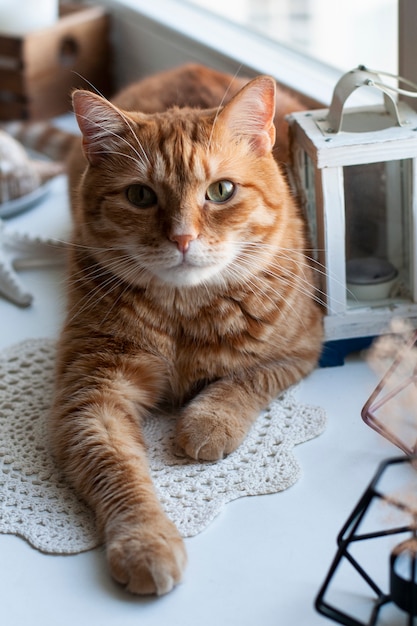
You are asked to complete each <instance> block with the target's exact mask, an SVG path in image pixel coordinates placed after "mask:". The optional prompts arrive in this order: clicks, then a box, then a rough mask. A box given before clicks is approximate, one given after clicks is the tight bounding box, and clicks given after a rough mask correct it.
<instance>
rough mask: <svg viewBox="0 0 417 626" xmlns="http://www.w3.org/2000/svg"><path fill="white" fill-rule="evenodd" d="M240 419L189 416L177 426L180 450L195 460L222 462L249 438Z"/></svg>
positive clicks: (176, 442) (176, 441)
mask: <svg viewBox="0 0 417 626" xmlns="http://www.w3.org/2000/svg"><path fill="white" fill-rule="evenodd" d="M246 432H247V431H246V428H244V427H243V425H242V424H239V423H238V422H237V420H231V419H227V418H226V419H224V420H222V419H221V418H220V417H219V416H214V417H213V416H206V417H204V416H202V415H197V416H193V415H192V414H191V415H189V414H187V413H185V414H184V415H183V416H182V417H181V418H180V420H179V421H178V423H177V433H176V440H175V444H176V447H177V449H178V448H179V449H180V450H183V451H184V452H185V454H187V455H188V456H190V457H191V458H193V459H197V460H201V461H218V460H219V459H223V458H224V457H225V456H227V455H228V454H230V453H231V452H233V451H234V450H236V448H237V447H238V446H239V445H240V444H241V443H242V441H243V439H244V438H245V436H246Z"/></svg>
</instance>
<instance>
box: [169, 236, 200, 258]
mask: <svg viewBox="0 0 417 626" xmlns="http://www.w3.org/2000/svg"><path fill="white" fill-rule="evenodd" d="M195 238H196V237H195V235H176V234H173V235H171V236H170V240H171V241H175V243H176V244H177V247H178V250H179V251H180V252H182V254H184V252H187V250H188V248H189V247H190V241H193V240H194V239H195Z"/></svg>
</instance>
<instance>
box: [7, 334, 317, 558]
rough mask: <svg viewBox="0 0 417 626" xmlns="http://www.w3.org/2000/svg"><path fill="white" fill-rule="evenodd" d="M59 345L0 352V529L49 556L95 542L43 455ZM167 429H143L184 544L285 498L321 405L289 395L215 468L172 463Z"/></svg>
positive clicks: (168, 425) (156, 422) (85, 516)
mask: <svg viewBox="0 0 417 626" xmlns="http://www.w3.org/2000/svg"><path fill="white" fill-rule="evenodd" d="M54 359H55V342H54V341H52V340H51V339H31V340H28V341H24V342H22V343H19V344H17V345H15V346H13V347H11V348H9V349H7V350H5V351H4V352H2V353H1V355H0V507H1V508H0V532H1V533H9V534H15V535H19V536H21V537H24V538H25V539H26V540H27V541H28V542H29V543H30V544H31V545H32V546H33V547H35V548H37V549H39V550H41V551H43V552H48V553H58V554H74V553H77V552H82V551H84V550H89V549H91V548H94V547H96V546H97V545H99V541H98V538H97V536H96V534H95V527H94V519H93V516H92V514H91V512H90V510H89V509H88V508H87V507H86V506H85V505H84V503H82V502H80V501H79V500H78V498H77V496H76V495H75V493H74V492H73V491H72V489H71V488H70V487H69V486H68V485H67V484H66V482H65V480H64V479H63V477H62V476H61V475H60V472H59V470H58V469H57V468H56V466H55V465H54V463H53V461H52V459H51V457H50V455H49V453H48V449H47V445H46V441H47V435H46V428H47V423H46V422H47V421H46V416H47V413H48V410H49V408H50V404H51V397H52V383H53V371H54ZM173 422H174V420H172V419H167V418H163V417H159V416H152V417H149V418H148V419H147V420H146V422H145V426H144V430H145V438H146V441H147V444H148V449H149V462H150V468H151V472H152V476H153V479H154V482H155V486H156V489H157V492H158V495H159V497H160V499H161V501H162V504H163V506H164V508H165V510H166V512H167V514H168V516H169V517H170V518H171V519H172V520H173V521H174V522H175V523H176V525H177V527H178V529H179V531H180V532H181V534H182V535H183V536H184V537H190V536H192V535H195V534H197V533H198V532H200V531H201V530H203V529H204V528H205V527H206V526H207V525H208V524H209V523H210V521H211V520H212V519H213V518H214V517H215V516H216V515H217V514H218V513H219V511H220V510H221V509H222V507H223V506H224V505H225V504H226V503H227V502H229V501H231V500H234V499H236V498H240V497H242V496H247V495H260V494H266V493H275V492H278V491H282V490H284V489H286V488H287V487H289V486H290V485H292V484H294V482H295V481H296V480H297V479H298V477H299V475H300V467H299V464H298V462H297V461H296V459H295V458H294V455H293V452H292V449H293V447H294V446H295V445H296V444H299V443H302V442H304V441H307V440H308V439H311V438H313V437H315V436H317V435H319V434H320V433H321V432H322V431H323V429H324V424H325V414H324V411H323V410H322V409H321V408H319V407H313V406H307V405H302V404H299V403H298V402H297V401H296V399H295V395H294V389H292V390H289V391H286V392H285V393H284V394H282V395H281V396H280V397H279V398H278V399H277V400H275V401H273V402H272V403H271V405H270V407H269V408H268V409H267V410H265V411H263V412H262V413H261V414H260V416H259V418H258V419H257V421H256V422H255V424H254V426H253V427H252V429H251V431H250V433H249V435H248V437H247V438H246V440H245V441H244V443H243V444H242V445H241V446H240V447H239V449H238V450H236V451H235V452H233V453H232V454H230V455H229V456H228V457H227V458H225V459H223V460H221V461H218V462H203V463H200V462H196V461H193V460H190V459H188V458H181V457H178V456H175V454H174V446H173Z"/></svg>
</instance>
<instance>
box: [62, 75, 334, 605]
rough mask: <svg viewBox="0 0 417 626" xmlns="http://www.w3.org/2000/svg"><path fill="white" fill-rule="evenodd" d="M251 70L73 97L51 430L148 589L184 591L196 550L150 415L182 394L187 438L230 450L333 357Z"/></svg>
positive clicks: (196, 452)
mask: <svg viewBox="0 0 417 626" xmlns="http://www.w3.org/2000/svg"><path fill="white" fill-rule="evenodd" d="M244 83H247V81H242V80H234V81H233V79H232V78H231V77H230V76H227V75H223V74H220V73H217V72H214V71H213V70H209V69H207V68H202V67H198V66H187V67H183V68H180V69H177V70H172V71H169V72H166V73H164V74H161V75H158V76H155V77H152V78H150V79H146V80H145V81H143V82H142V83H138V84H137V85H133V86H131V87H129V88H128V89H127V90H125V91H124V92H122V93H121V94H120V95H119V96H118V97H117V98H116V99H115V101H114V102H113V103H110V102H108V101H106V100H104V99H103V98H101V97H100V96H98V95H95V94H93V93H90V92H88V91H76V92H75V93H74V95H73V103H74V111H75V115H76V117H77V120H78V124H79V127H80V129H81V132H82V147H81V142H80V145H79V146H77V148H76V149H75V150H74V152H73V154H72V157H71V159H70V165H69V170H70V181H71V196H72V206H73V214H74V231H73V238H72V245H71V248H70V253H69V266H68V314H67V319H66V322H65V325H64V328H63V331H62V335H61V338H60V342H59V354H58V364H57V375H56V392H55V399H54V407H53V411H52V413H51V420H50V433H51V441H52V446H53V453H54V455H55V457H56V459H57V461H58V463H59V464H60V466H61V467H62V468H63V470H64V471H65V473H66V475H67V477H68V479H69V480H70V481H71V483H72V484H73V485H74V487H75V489H76V490H77V491H78V493H79V494H80V496H81V497H82V498H84V499H85V500H86V501H87V502H88V503H89V504H90V505H91V507H92V508H93V509H94V511H95V515H96V520H97V527H98V529H99V532H100V533H101V535H102V538H103V541H104V542H105V545H106V555H107V560H108V564H109V568H110V571H111V574H112V576H113V577H114V578H115V579H116V580H117V581H119V582H120V583H121V584H123V585H125V586H126V588H127V589H128V590H129V591H131V592H133V593H138V594H150V593H156V594H164V593H166V592H168V591H170V590H171V589H172V588H173V587H174V586H175V585H176V584H177V583H178V582H179V581H180V580H181V577H182V574H183V570H184V567H185V564H186V552H185V548H184V544H183V540H182V538H181V537H180V535H179V533H178V531H177V529H176V527H175V526H174V524H173V523H172V522H171V521H170V520H169V519H168V518H167V517H166V515H165V513H164V511H163V510H162V507H161V504H160V503H159V501H158V499H157V496H156V494H155V491H154V487H153V485H152V481H151V478H150V475H149V471H148V465H147V458H146V446H145V443H144V440H143V436H142V432H141V420H142V418H143V416H144V415H145V414H146V413H147V412H148V411H152V410H153V409H155V408H157V407H158V406H159V405H161V404H162V403H164V404H166V403H169V404H170V405H171V407H172V411H173V413H174V415H175V416H176V419H177V430H176V438H177V445H178V447H179V449H181V450H182V451H183V452H184V453H185V454H187V455H189V456H190V457H192V458H194V459H197V460H199V461H200V460H201V461H204V460H217V459H222V458H223V457H224V456H225V455H227V454H229V453H231V452H232V451H233V450H235V448H236V447H237V446H239V444H240V443H241V442H242V440H243V439H244V438H245V436H246V434H247V432H248V430H249V428H250V426H251V424H252V423H253V421H254V420H255V419H256V416H257V414H258V413H259V411H260V410H261V409H262V408H263V407H265V406H266V405H267V404H268V403H269V402H270V400H271V399H272V398H274V397H275V396H276V395H277V394H279V393H280V392H281V391H282V390H283V389H285V388H286V387H288V386H289V385H292V384H293V383H295V382H297V381H298V380H300V379H301V378H302V377H304V376H306V375H307V374H308V373H309V372H310V371H311V370H312V369H313V368H314V367H315V365H316V362H317V358H318V355H319V353H320V348H321V341H322V314H321V310H320V307H319V305H318V304H317V302H316V300H315V294H314V280H313V275H312V270H311V268H310V265H309V263H308V261H307V259H306V256H305V250H306V248H307V247H308V243H307V241H306V236H305V225H304V223H303V220H302V219H301V217H300V215H299V212H298V209H297V207H296V206H295V203H294V200H293V197H292V195H291V193H290V191H289V189H288V186H287V182H286V179H285V176H284V175H283V173H282V172H281V170H280V167H279V165H278V164H277V162H276V160H275V159H274V156H273V154H272V150H273V147H274V142H275V132H276V131H275V126H274V121H273V120H274V115H275V110H276V105H275V100H276V97H275V96H276V85H275V82H274V80H273V79H272V78H269V77H265V76H261V77H258V78H256V79H254V80H253V81H251V82H249V83H248V84H245V86H243V88H241V89H240V87H241V86H242V85H243V84H244ZM232 95H233V97H231V96H232ZM281 95H282V98H284V105H283V107H282V108H283V112H282V113H281V114H280V116H279V118H277V128H278V129H280V130H279V133H281V134H280V135H279V137H278V142H277V143H278V158H280V155H281V157H282V156H284V158H285V156H286V136H285V132H284V129H283V124H284V121H283V113H284V112H286V111H288V109H292V110H294V109H295V108H296V103H295V102H294V101H292V100H291V98H290V97H289V96H288V98H289V100H288V106H286V104H285V102H286V100H285V98H287V96H286V95H285V94H281ZM172 105H175V106H172ZM187 105H188V106H187ZM77 143H78V142H77ZM280 150H281V153H280Z"/></svg>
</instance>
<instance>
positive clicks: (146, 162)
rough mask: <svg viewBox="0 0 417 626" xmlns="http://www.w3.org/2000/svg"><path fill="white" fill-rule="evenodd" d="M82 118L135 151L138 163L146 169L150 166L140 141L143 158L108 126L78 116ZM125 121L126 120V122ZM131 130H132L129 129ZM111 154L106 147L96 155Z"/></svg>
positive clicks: (95, 152) (96, 152)
mask: <svg viewBox="0 0 417 626" xmlns="http://www.w3.org/2000/svg"><path fill="white" fill-rule="evenodd" d="M78 115H79V117H80V118H83V119H84V120H86V121H87V122H89V123H91V124H94V125H95V126H97V128H100V130H102V131H104V133H105V134H106V135H111V136H112V137H115V138H116V139H119V140H120V141H121V142H122V143H124V144H125V145H127V146H128V147H129V148H131V149H132V150H133V152H134V153H135V154H136V156H137V157H138V162H139V163H140V164H141V165H143V166H146V167H149V166H150V161H149V157H148V155H147V154H146V152H145V150H144V148H143V146H141V144H140V142H139V139H137V140H138V144H139V146H140V147H141V148H142V156H141V155H140V154H139V152H138V151H137V149H136V148H135V147H134V146H132V144H131V143H130V142H129V141H128V140H127V139H125V138H124V137H122V136H121V135H119V134H118V133H115V132H114V131H113V130H111V128H108V127H106V126H104V125H103V124H101V123H99V122H98V121H97V120H95V119H91V118H89V117H87V116H86V115H81V114H80V113H79V114H78ZM121 117H122V119H123V120H124V118H123V116H121ZM124 121H125V120H124ZM129 129H130V130H132V129H131V128H130V127H129ZM132 132H133V131H132ZM133 135H134V136H135V137H136V135H135V133H134V132H133ZM109 152H111V150H109V149H108V147H106V149H105V150H95V151H94V154H105V155H106V154H107V155H108V154H109Z"/></svg>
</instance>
